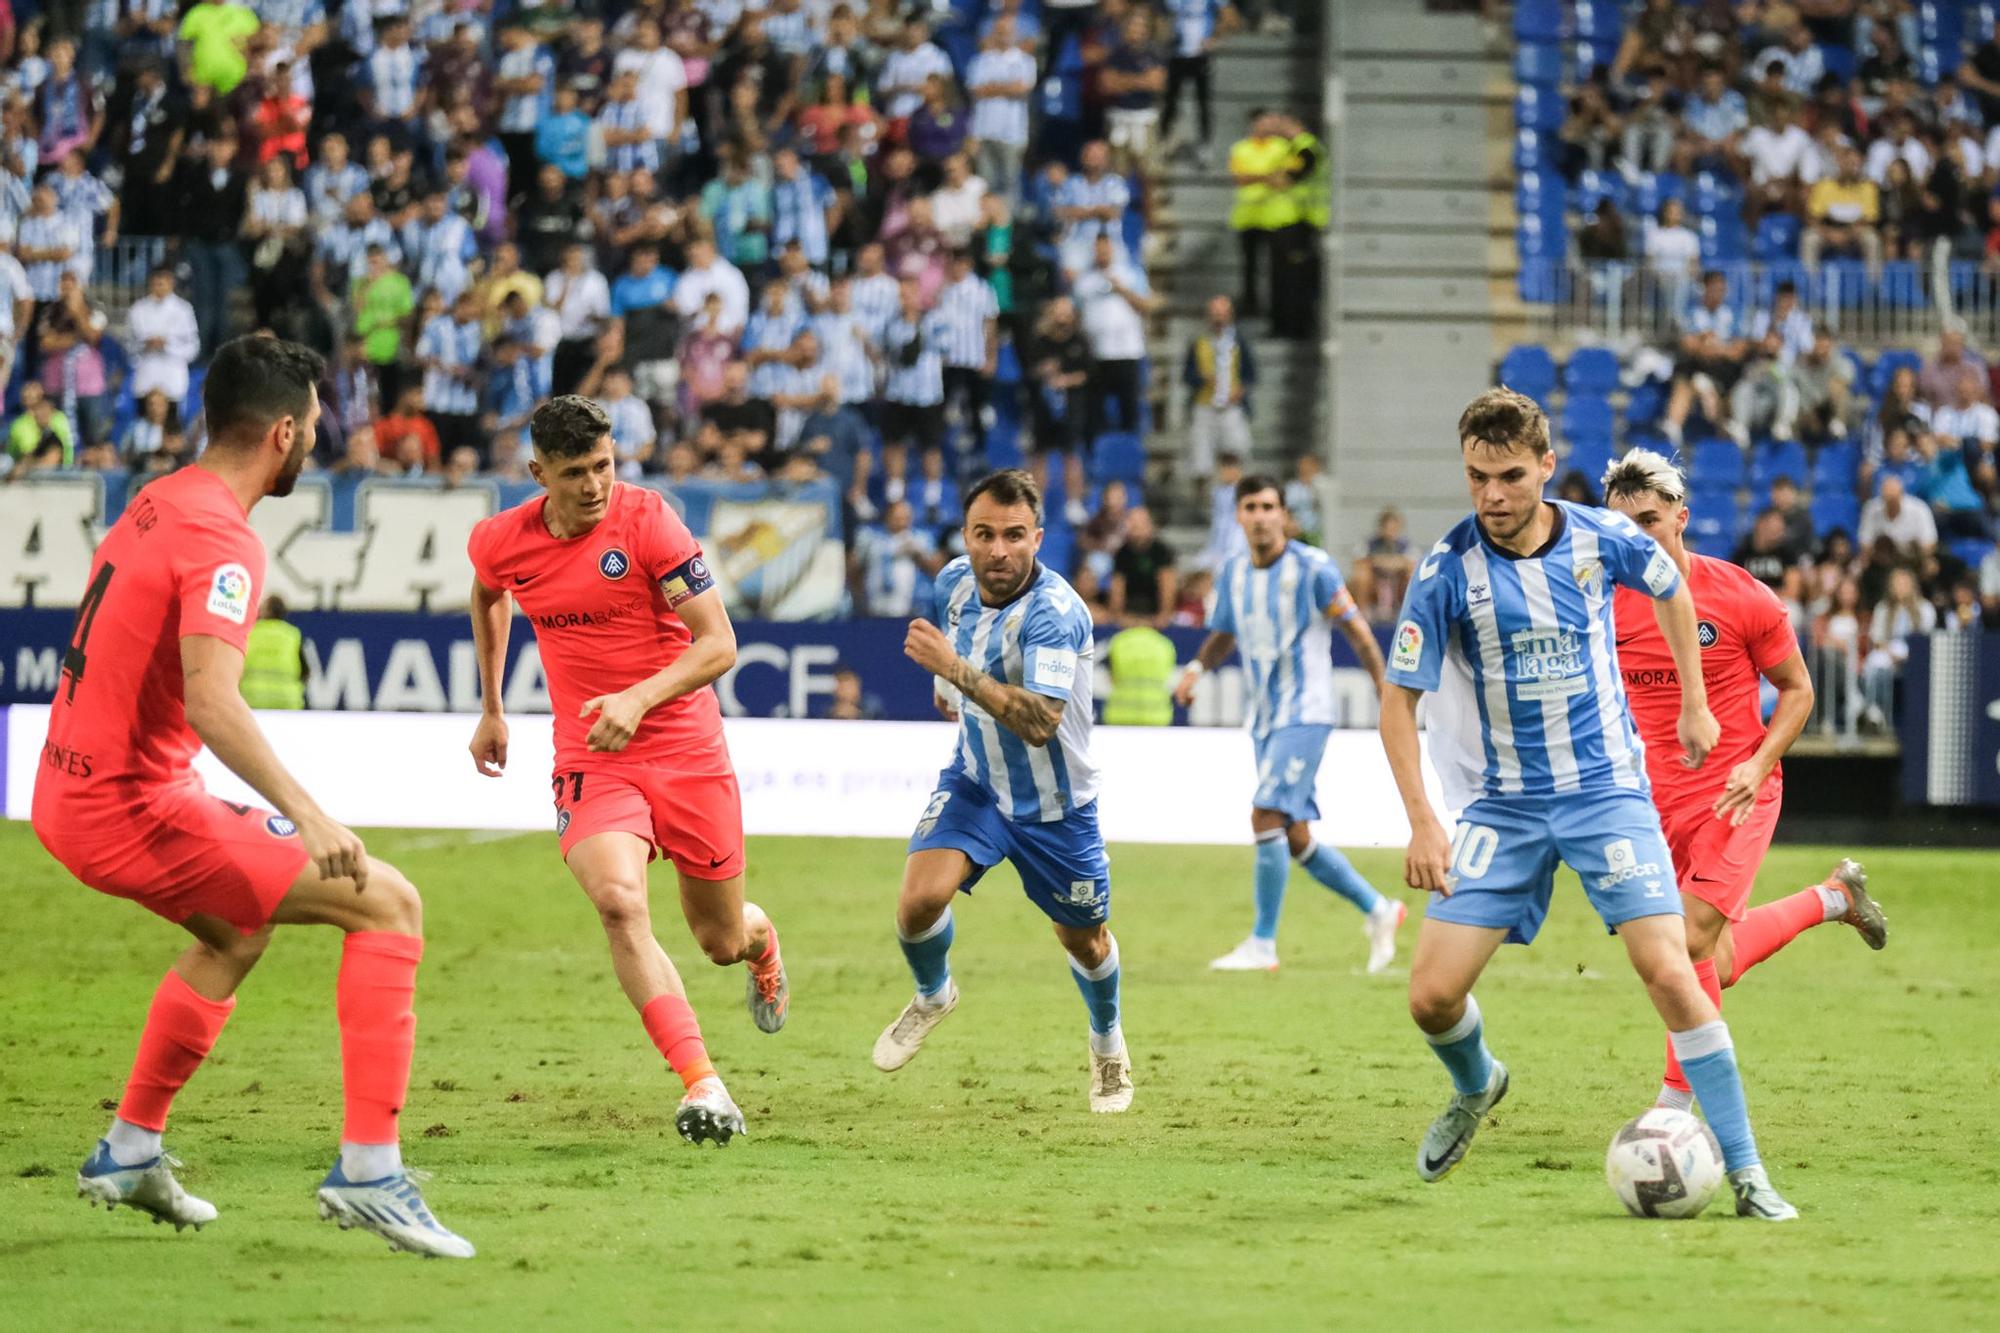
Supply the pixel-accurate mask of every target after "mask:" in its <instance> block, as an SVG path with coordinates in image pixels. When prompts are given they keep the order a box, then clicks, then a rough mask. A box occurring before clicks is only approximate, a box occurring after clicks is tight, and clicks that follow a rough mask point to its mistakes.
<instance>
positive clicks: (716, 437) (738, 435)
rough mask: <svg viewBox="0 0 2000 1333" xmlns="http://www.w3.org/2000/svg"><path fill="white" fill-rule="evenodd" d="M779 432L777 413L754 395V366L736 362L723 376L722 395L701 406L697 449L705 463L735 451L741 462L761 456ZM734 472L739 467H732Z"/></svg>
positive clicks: (696, 436) (695, 440)
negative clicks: (752, 384)
mask: <svg viewBox="0 0 2000 1333" xmlns="http://www.w3.org/2000/svg"><path fill="white" fill-rule="evenodd" d="M777 433H778V417H777V413H776V412H775V411H773V410H772V407H771V405H770V404H769V403H767V402H764V401H763V400H762V399H759V398H754V397H752V396H751V394H750V367H749V366H747V365H745V364H744V363H743V362H741V361H732V362H730V363H729V367H728V369H727V370H725V371H724V372H723V376H722V396H721V397H720V398H717V399H715V400H714V401H713V402H710V403H707V404H705V405H704V406H703V407H702V409H701V424H700V427H699V428H698V429H697V430H696V432H695V437H694V444H695V448H696V449H697V450H698V451H699V452H700V453H701V455H702V461H703V463H704V465H708V464H713V463H714V462H715V461H716V460H718V459H720V458H722V457H723V456H724V453H725V451H728V452H732V453H733V455H734V457H735V458H736V459H737V460H738V462H739V463H740V462H747V461H751V460H755V459H759V458H761V457H762V456H763V453H764V451H765V450H766V449H767V448H769V447H770V446H771V442H772V441H773V440H774V439H776V437H777ZM731 470H732V471H733V470H735V469H733V468H732V469H731Z"/></svg>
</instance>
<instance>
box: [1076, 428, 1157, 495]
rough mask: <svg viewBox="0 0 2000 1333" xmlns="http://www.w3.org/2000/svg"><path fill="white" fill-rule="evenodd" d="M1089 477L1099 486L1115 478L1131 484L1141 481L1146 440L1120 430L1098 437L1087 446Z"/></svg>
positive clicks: (1142, 478) (1143, 475) (1142, 479)
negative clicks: (1088, 448)
mask: <svg viewBox="0 0 2000 1333" xmlns="http://www.w3.org/2000/svg"><path fill="white" fill-rule="evenodd" d="M1090 479H1091V480H1092V481H1094V482H1097V483H1098V484H1099V485H1102V484H1103V483H1105V482H1107V481H1114V480H1115V481H1122V482H1125V483H1127V484H1128V485H1133V486H1137V485H1141V484H1142V483H1144V481H1145V480H1146V443H1145V441H1144V440H1141V439H1140V438H1139V437H1138V436H1137V435H1132V434H1128V433H1125V432H1122V431H1120V432H1113V433H1111V434H1106V435H1100V436H1098V437H1097V439H1096V441H1095V442H1094V443H1092V445H1091V446H1090Z"/></svg>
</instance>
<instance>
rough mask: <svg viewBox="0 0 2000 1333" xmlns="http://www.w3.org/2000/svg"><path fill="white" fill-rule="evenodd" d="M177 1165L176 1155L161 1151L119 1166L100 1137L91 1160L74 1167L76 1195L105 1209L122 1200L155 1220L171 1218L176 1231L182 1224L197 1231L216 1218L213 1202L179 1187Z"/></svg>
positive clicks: (163, 1220) (93, 1205)
mask: <svg viewBox="0 0 2000 1333" xmlns="http://www.w3.org/2000/svg"><path fill="white" fill-rule="evenodd" d="M179 1165H180V1160H179V1159H178V1158H175V1157H171V1156H169V1155H167V1154H166V1153H164V1152H163V1153H161V1154H159V1155H158V1156H157V1157H149V1158H147V1159H146V1160H145V1161H143V1162H137V1163H134V1164H133V1165H131V1166H120V1165H119V1164H118V1162H117V1161H116V1160H115V1159H114V1158H113V1157H112V1156H111V1145H110V1144H108V1143H106V1142H105V1141H104V1140H103V1139H99V1140H98V1141H97V1150H96V1151H95V1152H93V1153H91V1154H90V1160H89V1161H87V1162H85V1163H84V1164H83V1165H82V1166H81V1167H79V1168H77V1173H76V1196H77V1197H78V1198H79V1199H84V1200H87V1201H88V1202H89V1203H90V1206H91V1207H93V1208H95V1207H96V1206H97V1205H98V1204H100V1203H101V1204H103V1205H104V1208H105V1211H107V1212H109V1211H110V1210H111V1209H113V1208H116V1207H118V1206H119V1205H120V1204H123V1205H124V1206H125V1207H127V1208H134V1209H137V1210H138V1211H139V1212H142V1213H147V1214H150V1215H151V1217H152V1219H153V1221H154V1222H155V1223H156V1224H157V1223H160V1222H172V1223H173V1224H174V1230H176V1231H179V1230H181V1229H182V1228H183V1227H193V1228H194V1229H195V1230H196V1231H199V1230H201V1229H202V1228H203V1227H205V1226H207V1225H208V1224H209V1223H210V1222H213V1221H214V1220H215V1205H214V1204H212V1203H210V1202H209V1201H208V1200H206V1199H197V1198H195V1197H194V1195H192V1194H189V1193H188V1192H187V1191H186V1190H184V1189H182V1188H181V1183H180V1181H178V1180H175V1179H174V1171H173V1169H174V1168H175V1167H177V1166H179Z"/></svg>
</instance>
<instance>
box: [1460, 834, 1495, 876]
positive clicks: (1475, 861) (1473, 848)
mask: <svg viewBox="0 0 2000 1333" xmlns="http://www.w3.org/2000/svg"><path fill="white" fill-rule="evenodd" d="M1499 850H1500V835H1499V834H1497V833H1495V832H1494V831H1493V830H1492V829H1490V828H1488V827H1486V825H1484V824H1466V823H1460V824H1459V826H1458V828H1457V829H1456V830H1454V831H1453V833H1452V835H1451V869H1452V873H1453V874H1455V875H1458V876H1459V877H1461V878H1463V879H1480V878H1482V877H1483V876H1484V875H1485V874H1486V872H1487V871H1488V870H1490V869H1492V868H1493V853H1495V852H1497V851H1499Z"/></svg>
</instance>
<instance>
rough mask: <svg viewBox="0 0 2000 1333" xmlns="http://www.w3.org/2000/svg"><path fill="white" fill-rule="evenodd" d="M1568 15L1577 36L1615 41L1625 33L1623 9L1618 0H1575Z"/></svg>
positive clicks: (1602, 40)
mask: <svg viewBox="0 0 2000 1333" xmlns="http://www.w3.org/2000/svg"><path fill="white" fill-rule="evenodd" d="M1570 17H1571V22H1572V23H1573V24H1574V25H1575V30H1576V35H1577V36H1578V37H1587V38H1589V39H1591V40H1592V41H1600V42H1605V41H1608V42H1615V41H1617V40H1618V39H1619V38H1620V37H1623V36H1624V35H1625V10H1624V7H1623V6H1622V5H1621V4H1620V3H1619V0H1576V3H1575V5H1574V6H1573V7H1572V10H1571V15H1570Z"/></svg>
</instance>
